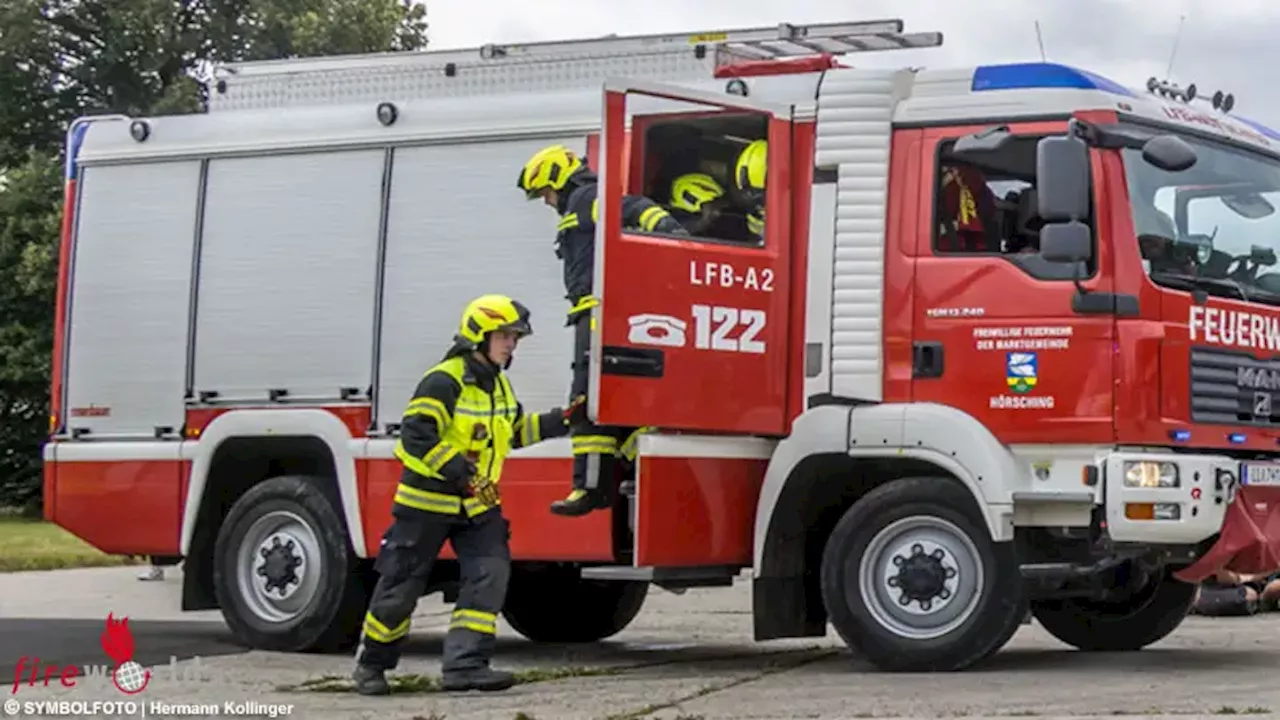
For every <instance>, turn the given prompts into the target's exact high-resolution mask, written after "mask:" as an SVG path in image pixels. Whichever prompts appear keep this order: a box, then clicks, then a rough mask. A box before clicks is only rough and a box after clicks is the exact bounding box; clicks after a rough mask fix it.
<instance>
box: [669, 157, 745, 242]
mask: <svg viewBox="0 0 1280 720" xmlns="http://www.w3.org/2000/svg"><path fill="white" fill-rule="evenodd" d="M728 203H729V196H728V194H727V193H725V190H724V187H723V186H722V185H721V184H720V183H719V182H717V181H716V179H715V178H713V177H711V176H710V175H708V174H706V173H701V172H692V173H686V174H684V175H681V176H679V177H677V178H676V179H675V180H674V181H672V183H671V199H670V202H669V203H668V207H669V208H670V209H671V215H672V217H674V218H675V219H676V220H678V221H680V223H681V224H682V225H684V227H685V229H686V230H688V231H689V232H690V234H693V235H698V236H700V237H708V238H717V239H720V240H736V241H739V242H746V241H748V240H750V239H751V234H750V233H749V232H748V230H747V228H746V224H745V223H746V221H745V218H743V217H742V216H740V215H736V214H733V213H731V212H725V211H726V210H727V209H728V207H727V205H728Z"/></svg>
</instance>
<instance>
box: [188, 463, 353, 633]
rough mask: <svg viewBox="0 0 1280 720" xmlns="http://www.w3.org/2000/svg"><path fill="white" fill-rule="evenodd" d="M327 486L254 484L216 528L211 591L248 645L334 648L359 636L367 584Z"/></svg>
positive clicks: (315, 482) (292, 481) (290, 480)
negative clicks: (326, 490) (213, 591)
mask: <svg viewBox="0 0 1280 720" xmlns="http://www.w3.org/2000/svg"><path fill="white" fill-rule="evenodd" d="M325 482H326V480H324V479H322V478H308V477H297V476H287V477H277V478H272V479H270V480H267V481H265V482H262V483H259V484H258V485H255V486H253V487H252V488H250V489H249V491H248V492H246V493H245V494H244V495H243V496H241V497H240V499H239V500H237V501H236V503H235V504H234V505H232V506H231V510H230V511H229V512H228V513H227V516H226V518H225V519H224V520H223V523H222V527H221V528H219V530H218V539H217V543H216V545H215V547H214V566H213V583H214V590H215V592H216V594H217V598H218V604H219V606H220V607H221V609H222V616H223V618H225V619H226V622H227V625H228V627H230V628H231V631H232V632H233V633H234V634H235V636H236V637H237V638H238V639H239V640H240V641H241V642H243V643H245V644H246V645H248V646H250V647H253V648H257V649H261V650H274V651H279V652H303V651H309V650H321V651H324V650H339V649H344V648H347V647H350V646H351V645H352V644H353V642H354V641H355V640H357V639H358V635H359V632H360V625H361V621H362V618H363V616H364V611H365V609H366V608H367V607H368V601H369V595H368V591H369V589H370V587H369V583H368V582H367V580H368V579H367V578H366V577H365V576H366V574H367V573H366V572H365V569H364V567H363V566H362V564H361V563H360V561H359V559H358V558H357V557H356V556H355V554H354V553H353V552H352V551H351V548H350V544H349V543H348V541H347V535H346V523H345V522H343V520H342V516H341V515H340V514H339V513H338V512H337V510H336V509H335V507H334V502H333V501H332V500H331V499H330V498H329V497H328V496H327V493H325V492H324V491H323V490H322V489H321V488H322V487H323V485H322V484H323V483H325Z"/></svg>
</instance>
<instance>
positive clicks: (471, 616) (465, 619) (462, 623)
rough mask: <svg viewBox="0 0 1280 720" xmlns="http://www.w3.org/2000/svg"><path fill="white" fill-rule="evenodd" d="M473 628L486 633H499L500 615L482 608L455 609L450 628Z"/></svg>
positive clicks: (472, 629) (474, 630)
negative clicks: (484, 610)
mask: <svg viewBox="0 0 1280 720" xmlns="http://www.w3.org/2000/svg"><path fill="white" fill-rule="evenodd" d="M455 628H458V629H462V630H471V631H472V632H478V633H481V634H484V635H497V634H498V616H497V615H495V614H493V613H488V612H483V611H481V610H454V611H453V616H452V618H451V619H450V621H449V629H450V630H453V629H455Z"/></svg>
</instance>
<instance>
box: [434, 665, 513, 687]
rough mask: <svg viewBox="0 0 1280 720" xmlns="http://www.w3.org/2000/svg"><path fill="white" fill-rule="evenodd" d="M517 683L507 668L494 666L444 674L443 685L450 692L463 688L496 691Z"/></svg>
mask: <svg viewBox="0 0 1280 720" xmlns="http://www.w3.org/2000/svg"><path fill="white" fill-rule="evenodd" d="M515 684H516V676H515V675H512V674H511V673H509V672H507V671H505V670H494V669H493V668H487V667H485V668H476V669H475V670H455V671H454V672H451V673H445V674H444V681H443V683H442V685H443V686H444V689H445V690H448V691H450V692H460V691H463V690H480V691H482V692H496V691H498V690H506V689H507V688H509V687H511V686H512V685H515Z"/></svg>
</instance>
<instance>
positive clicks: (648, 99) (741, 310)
mask: <svg viewBox="0 0 1280 720" xmlns="http://www.w3.org/2000/svg"><path fill="white" fill-rule="evenodd" d="M791 122H792V109H791V107H790V106H772V105H767V104H764V103H759V102H755V101H750V100H748V99H746V98H742V97H738V96H733V95H721V94H717V93H712V92H700V91H697V90H691V89H685V88H680V87H675V86H665V85H657V84H649V83H633V82H630V81H609V82H606V83H605V88H604V114H603V128H602V130H603V133H602V137H601V140H600V162H599V168H600V194H599V217H598V220H597V230H596V262H595V288H596V295H597V296H598V297H599V299H600V304H599V305H598V306H597V307H596V308H594V312H595V319H596V321H597V324H596V327H597V329H598V332H596V333H593V336H592V345H591V385H590V392H589V393H588V397H589V401H588V415H589V417H591V418H592V420H594V421H595V422H597V423H599V424H602V425H612V426H623V427H640V426H651V427H658V428H663V429H670V430H681V431H695V432H706V433H715V434H721V433H723V434H742V435H748V434H754V435H774V436H781V435H783V434H785V428H786V426H787V417H786V413H787V402H786V399H787V385H788V377H789V368H788V358H789V352H788V327H787V326H788V317H789V307H790V302H791V299H790V293H789V288H788V285H789V280H788V278H789V274H790V259H789V255H788V245H789V243H788V240H789V238H788V235H789V233H790V229H791V198H790V195H791V188H790V183H791V175H790V172H789V168H790V165H791V158H790V149H791V142H792V126H791ZM628 123H630V128H629V127H628ZM760 139H764V140H768V143H769V151H768V173H767V179H766V187H767V192H766V194H765V197H764V212H763V215H764V226H763V227H764V233H763V239H761V238H760V237H759V236H758V235H753V234H752V233H751V232H750V231H749V230H748V223H747V221H746V217H747V214H748V212H747V208H746V207H745V206H744V205H743V204H742V202H741V198H740V197H736V199H737V200H738V202H736V203H735V204H734V207H732V208H731V210H727V211H726V217H727V218H729V219H730V222H728V223H726V224H724V225H717V226H716V227H718V228H720V231H719V234H720V235H732V237H719V236H716V235H715V234H713V233H712V232H711V231H705V232H701V231H700V233H699V235H695V236H689V237H677V236H672V235H658V234H653V233H644V232H639V231H632V230H624V229H623V227H622V197H623V195H624V193H625V194H635V195H645V196H647V197H649V198H650V199H652V200H654V201H656V202H658V203H661V204H663V205H664V206H666V207H668V208H669V207H671V206H670V204H669V203H670V191H671V184H672V181H673V180H674V179H675V177H678V176H680V175H682V174H685V173H690V172H705V173H707V174H710V175H712V177H713V178H715V179H716V180H717V181H718V182H719V183H720V184H721V185H722V186H723V187H724V189H725V190H726V191H728V193H729V194H730V197H735V196H737V193H736V189H735V187H734V168H735V163H736V160H737V156H738V154H739V153H740V152H741V151H742V150H743V149H744V148H745V147H746V146H747V143H749V142H751V141H753V140H760ZM735 211H736V212H735ZM739 213H740V214H739ZM735 218H741V220H742V222H741V223H740V224H734V223H733V222H732V220H733V219H735ZM724 228H729V229H730V230H733V229H734V228H736V229H738V230H740V232H725V230H724ZM707 235H711V236H707Z"/></svg>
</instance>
